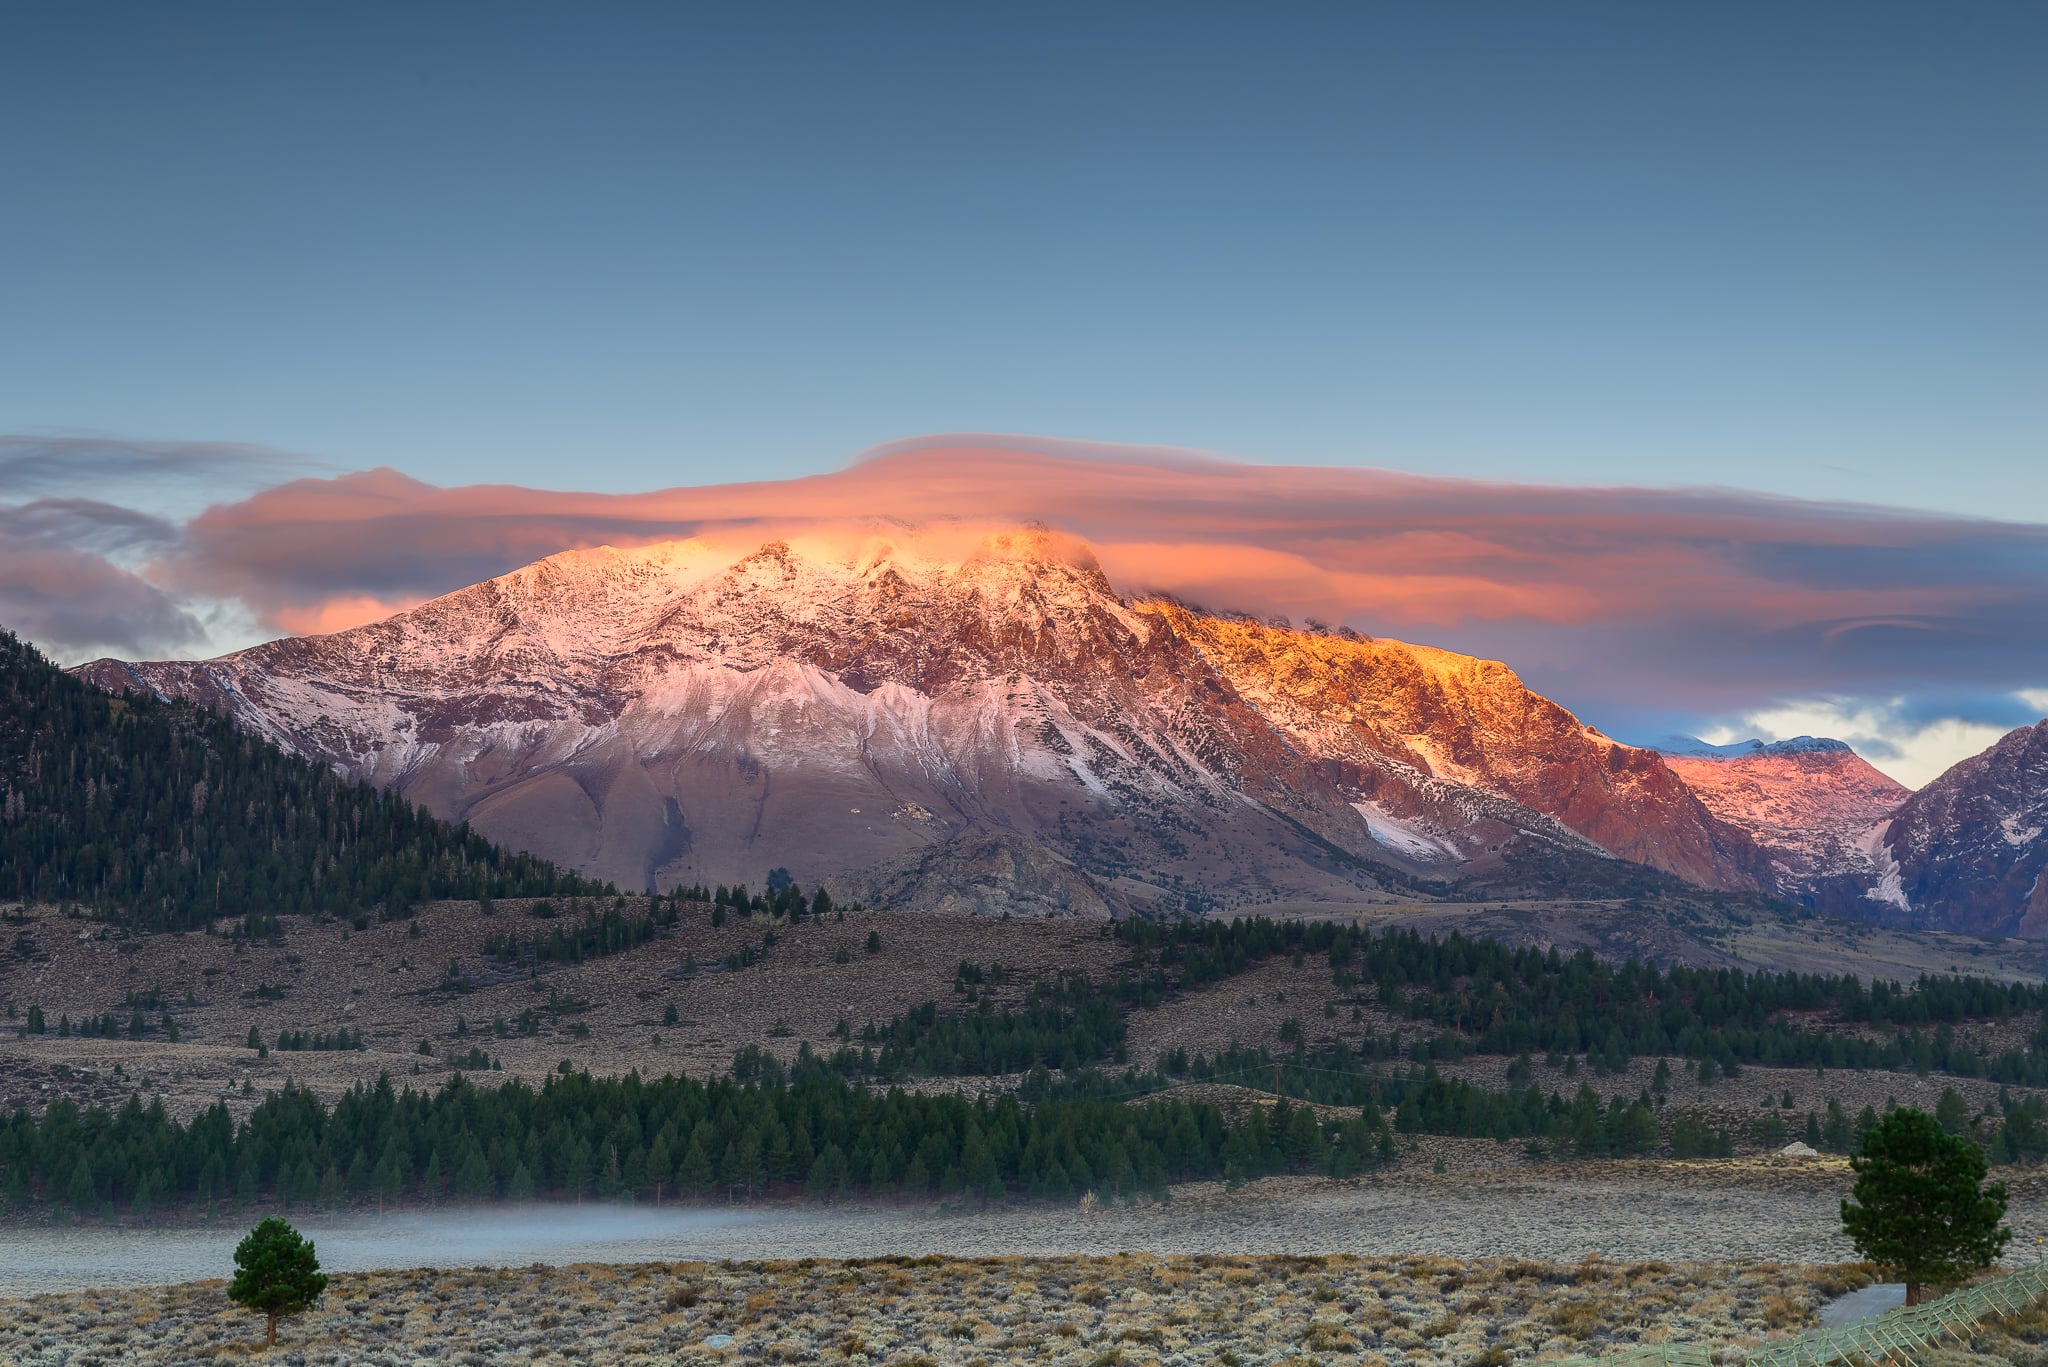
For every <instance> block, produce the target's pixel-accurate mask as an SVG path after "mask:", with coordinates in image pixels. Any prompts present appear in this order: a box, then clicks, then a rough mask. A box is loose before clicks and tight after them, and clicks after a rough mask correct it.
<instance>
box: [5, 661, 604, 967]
mask: <svg viewBox="0 0 2048 1367" xmlns="http://www.w3.org/2000/svg"><path fill="white" fill-rule="evenodd" d="M607 891H611V889H610V888H608V887H606V886H602V885H599V884H595V883H591V882H589V881H587V880H584V879H581V878H577V877H575V876H573V875H570V874H566V873H563V872H561V871H560V870H558V869H556V868H555V867H554V866H553V865H552V864H548V863H546V862H544V861H542V860H539V859H535V858H532V857H531V856H528V855H512V854H507V853H506V852H504V851H502V850H500V849H498V848H497V847H496V846H494V845H492V844H491V843H490V842H489V841H487V840H485V839H484V838H483V837H481V836H479V835H477V834H475V833H474V832H472V831H470V830H469V828H468V827H467V826H454V825H450V824H448V823H447V822H444V821H440V820H437V819H436V818H434V817H432V816H429V815H427V814H426V813H425V812H422V811H420V810H419V809H418V808H416V807H414V806H413V805H412V804H411V803H409V802H407V801H406V800H405V799H403V798H401V797H398V796H397V795H395V794H387V793H380V792H379V791H378V790H377V789H375V788H373V787H371V786H370V785H368V784H366V783H361V782H357V781H355V780H352V779H346V778H342V777H340V776H339V775H337V774H336V773H334V771H333V770H331V769H329V768H327V767H326V766H324V765H316V764H309V763H307V762H306V761H304V760H302V759H299V758H297V757H295V756H292V755H288V754H286V753H285V752H284V751H282V750H280V749H278V748H277V747H276V746H274V745H272V744H270V743H269V742H267V741H264V740H260V739H258V738H256V737H253V736H249V735H245V734H243V733H242V732H240V731H238V730H237V729H236V728H235V726H234V725H233V723H231V722H229V721H228V720H227V719H226V718H224V717H220V716H217V715H215V714H214V713H211V712H208V711H206V710H204V709H203V708H198V707H194V706H192V705H191V704H189V703H183V702H166V701H163V700H161V699H158V698H154V697H151V696H148V695H146V694H137V693H130V694H127V695H125V696H122V697H113V696H111V695H109V694H107V693H104V692H102V691H100V690H99V689H96V688H93V687H91V686H90V685H88V684H85V683H83V682H81V681H79V680H78V679H75V678H73V677H71V676H70V675H68V674H66V673H64V672H63V671H62V670H60V669H58V668H57V667H56V666H55V665H53V664H51V663H50V662H49V661H48V660H46V659H44V658H43V656H42V655H41V654H39V653H38V652H37V651H36V650H35V648H34V647H32V646H30V645H27V644H26V643H24V642H22V641H20V640H19V639H17V638H16V637H14V636H12V635H9V634H7V633H5V632H0V897H6V898H12V899H14V900H17V901H21V902H25V903H44V904H71V905H76V906H80V907H83V908H84V909H86V910H87V911H89V912H92V913H94V914H96V915H103V916H107V917H110V918H115V919H119V920H121V921H124V922H126V923H128V924H131V925H134V926H137V927H140V928H145V929H186V928H190V927H193V926H197V925H200V924H202V923H204V922H206V921H209V920H211V919H212V918H215V917H221V916H234V917H242V916H247V915H252V914H253V915H256V916H259V917H269V916H274V915H276V914H278V913H288V912H333V913H343V914H347V913H359V912H364V911H369V910H372V909H375V908H382V909H383V910H384V912H385V913H386V914H387V915H403V914H405V913H406V912H407V911H409V909H410V908H412V907H413V906H415V905H417V904H418V903H420V902H423V901H427V900H430V899H434V898H443V897H454V898H480V897H538V896H553V895H566V894H577V893H582V894H594V893H598V892H607Z"/></svg>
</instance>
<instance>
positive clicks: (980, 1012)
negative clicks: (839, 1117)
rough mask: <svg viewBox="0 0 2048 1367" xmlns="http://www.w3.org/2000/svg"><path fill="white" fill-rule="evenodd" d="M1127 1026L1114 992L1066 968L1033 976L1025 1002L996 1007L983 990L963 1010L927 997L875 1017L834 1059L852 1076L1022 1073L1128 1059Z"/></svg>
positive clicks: (833, 1064)
mask: <svg viewBox="0 0 2048 1367" xmlns="http://www.w3.org/2000/svg"><path fill="white" fill-rule="evenodd" d="M970 967H972V966H971V965H963V966H962V976H961V977H959V978H956V981H961V982H964V981H965V980H966V977H965V974H966V970H967V969H968V968H970ZM978 972H979V970H977V973H978ZM1124 1032H1125V1019H1124V1010H1123V1007H1122V1006H1121V1005H1120V1004H1119V1002H1118V1001H1117V998H1116V996H1115V994H1113V993H1111V992H1108V991H1105V990H1103V989H1101V988H1098V987H1097V986H1096V985H1095V984H1094V983H1093V982H1091V981H1090V980H1089V979H1088V978H1087V977H1086V976H1085V975H1082V974H1069V973H1062V974H1060V975H1059V976H1058V977H1057V978H1056V979H1054V980H1053V981H1052V982H1041V983H1034V984H1033V985H1032V986H1031V988H1030V990H1029V991H1028V992H1026V994H1025V997H1024V1003H1023V1006H1022V1008H1021V1009H1013V1008H1007V1007H1006V1008H1003V1009H1001V1010H998V1009H997V1008H996V1005H995V1003H994V1002H993V1001H992V1000H991V999H989V998H987V997H983V998H981V1000H980V1003H979V1005H978V1006H977V1007H976V1009H975V1010H973V1011H970V1012H967V1013H965V1014H946V1015H941V1014H940V1012H939V1008H938V1004H937V1003H936V1002H926V1003H924V1004H923V1005H922V1006H919V1007H916V1008H914V1009H912V1010H910V1011H908V1012H905V1013H904V1014H903V1015H900V1016H896V1017H894V1018H893V1019H891V1020H890V1021H889V1023H888V1024H887V1025H884V1026H879V1027H878V1026H876V1025H875V1024H874V1023H873V1022H872V1021H870V1022H869V1023H868V1024H867V1026H866V1027H865V1028H863V1029H862V1030H861V1032H860V1047H859V1048H858V1049H856V1048H854V1047H853V1046H852V1044H851V1043H850V1042H849V1043H848V1044H846V1045H842V1046H841V1047H840V1048H839V1049H838V1050H837V1051H836V1052H835V1053H834V1054H833V1055H832V1056H831V1058H830V1059H829V1060H828V1062H829V1063H830V1066H831V1067H832V1068H833V1069H834V1070H835V1071H837V1072H841V1073H844V1074H846V1075H848V1076H852V1077H881V1078H892V1079H894V1078H903V1077H908V1076H911V1075H913V1074H922V1075H924V1076H927V1077H933V1076H939V1077H951V1076H959V1075H963V1074H967V1075H978V1076H987V1075H992V1074H998V1073H1021V1072H1024V1071H1026V1070H1027V1069H1029V1068H1031V1067H1033V1066H1034V1065H1039V1066H1044V1067H1048V1068H1081V1067H1087V1066H1089V1065H1092V1064H1096V1063H1100V1062H1103V1061H1104V1060H1110V1061H1114V1062H1122V1061H1123V1058H1124V1052H1125V1051H1124ZM847 1033H848V1035H849V1036H850V1034H851V1031H848V1032H847Z"/></svg>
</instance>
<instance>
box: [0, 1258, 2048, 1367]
mask: <svg viewBox="0 0 2048 1367" xmlns="http://www.w3.org/2000/svg"><path fill="white" fill-rule="evenodd" d="M1868 1279H1869V1274H1868V1271H1867V1270H1866V1269H1863V1268H1861V1267H1856V1266H1838V1267H1798V1266H1789V1265H1783V1264H1775V1263H1748V1264H1679V1265H1673V1264H1669V1263H1607V1262H1601V1261H1598V1260H1588V1261H1585V1262H1581V1263H1578V1264H1552V1263H1540V1262H1531V1261H1527V1260H1521V1259H1490V1260H1484V1261H1478V1262H1464V1261H1458V1260H1454V1259H1447V1258H1434V1257H1415V1258H1399V1259H1373V1258H1353V1257H1277V1256H1276V1257H1256V1258H1254V1257H1220V1256H1202V1257H1193V1258H1161V1257H1154V1256H1150V1255H1129V1254H1127V1255H1118V1256H1115V1257H1107V1258H1061V1259H1033V1258H990V1259H947V1258H938V1257H928V1258H917V1259H904V1258H899V1259H877V1260H868V1261H859V1260H856V1261H850V1262H833V1261H823V1260H816V1259H805V1260H802V1261H797V1262H749V1263H715V1264H707V1263H701V1262H686V1263H651V1264H641V1265H629V1266H609V1265H579V1266H572V1267H564V1268H558V1269H557V1268H539V1267H536V1268H530V1269H516V1270H515V1269H508V1270H484V1269H477V1270H473V1271H446V1272H435V1271H413V1272H373V1273H367V1274H356V1275H339V1276H336V1277H335V1278H334V1280H333V1283H332V1285H331V1287H330V1289H329V1291H328V1294H327V1297H326V1299H325V1300H324V1301H323V1302H322V1303H321V1305H320V1306H319V1307H317V1308H316V1309H315V1310H313V1311H311V1312H309V1313H308V1314H306V1315H303V1316H300V1317H298V1318H296V1319H293V1320H289V1321H287V1322H286V1324H285V1326H284V1328H283V1329H282V1331H281V1332H280V1343H279V1349H278V1356H279V1357H280V1358H281V1359H282V1360H285V1361H289V1362H292V1363H304V1364H316V1363H351V1364H354V1363H363V1364H382V1363H390V1364H396V1363H412V1362H417V1361H422V1360H433V1361H440V1362H453V1363H529V1362H536V1363H537V1362H561V1361H568V1362H604V1363H622V1364H624V1363H669V1362H708V1363H717V1362H733V1361H761V1362H770V1363H777V1362H824V1363H863V1362H865V1363H891V1364H900V1367H912V1365H913V1364H918V1363H929V1364H933V1365H934V1367H937V1364H963V1365H968V1364H976V1363H982V1364H990V1367H993V1364H997V1363H1009V1362H1034V1363H1048V1364H1089V1365H1092V1364H1104V1367H1107V1365H1108V1364H1118V1365H1119V1367H1145V1365H1146V1364H1153V1363H1158V1364H1162V1365H1163V1364H1170V1363H1219V1364H1227V1363H1237V1364H1253V1363H1280V1362H1301V1363H1316V1364H1381V1365H1382V1367H1397V1365H1405V1364H1414V1365H1415V1367H1437V1365H1438V1364H1442V1367H1470V1365H1471V1364H1479V1365H1480V1367H1499V1365H1500V1364H1503V1363H1505V1362H1508V1361H1511V1360H1514V1359H1521V1358H1528V1357H1557V1356H1564V1355H1570V1354H1577V1353H1583V1352H1588V1351H1598V1350H1600V1349H1603V1348H1606V1347H1610V1346H1614V1345H1618V1344H1622V1343H1630V1342H1659V1341H1667V1340H1681V1339H1693V1340H1697V1339H1707V1340H1712V1341H1715V1342H1727V1343H1743V1342H1754V1341H1756V1340H1757V1339H1758V1338H1759V1337H1761V1336H1763V1335H1765V1334H1768V1333H1774V1332H1780V1331H1787V1330H1794V1329H1798V1328H1802V1327H1806V1326H1810V1325H1811V1324H1813V1323H1814V1316H1815V1313H1816V1311H1817V1309H1818V1307H1819V1306H1820V1305H1821V1303H1822V1302H1823V1301H1824V1300H1826V1299H1827V1298H1828V1297H1830V1296H1832V1295H1835V1294H1838V1293H1840V1292H1841V1291H1843V1290H1846V1289H1851V1288H1853V1287H1855V1286H1858V1285H1861V1284H1864V1283H1865V1282H1867V1281H1868ZM261 1330H262V1322H261V1320H260V1319H259V1318H258V1317H255V1316H252V1315H249V1314H247V1313H244V1312H242V1311H240V1310H239V1309H237V1308H236V1307H234V1306H232V1305H230V1304H229V1303H228V1301H227V1299H226V1297H225V1296H224V1294H223V1291H222V1284H221V1283H220V1282H217V1281H212V1282H192V1283H187V1284H184V1285H180V1286H171V1287H159V1288H150V1289H146V1290H137V1291H126V1292H98V1291H89V1292H81V1293H76V1294H70V1295H52V1296H39V1297H35V1298H32V1299H28V1300H18V1301H0V1362H6V1363H20V1364H43V1363H49V1364H55V1363H60V1362H62V1363H67V1364H69V1365H70V1367H86V1365H87V1364H96V1363H115V1362H121V1363H131V1362H132V1363H145V1364H147V1363H186V1362H210V1361H219V1360H222V1359H228V1360H239V1359H244V1358H249V1357H252V1356H260V1355H261V1353H260V1348H261ZM719 1335H730V1336H731V1340H732V1341H731V1343H730V1344H725V1343H724V1342H723V1341H722V1340H720V1339H718V1338H717V1337H716V1336H719ZM2044 1339H2048V1312H2040V1313H2036V1314H2033V1315H2029V1316H2026V1317H2022V1318H2019V1319H2015V1320H2013V1321H2008V1322H2007V1323H2006V1324H2005V1325H2003V1326H1997V1327H1994V1328H1992V1329H1989V1330H1986V1331H1985V1333H1984V1334H1983V1335H1980V1341H1979V1343H1978V1344H1976V1345H1975V1350H1976V1351H1977V1352H1979V1353H1987V1354H1993V1355H1996V1356H1997V1357H2000V1358H2002V1359H2004V1360H2005V1361H2007V1362H2014V1363H2026V1364H2028V1365H2029V1367H2032V1364H2035V1363H2038V1362H2041V1361H2042V1360H2043V1355H2042V1354H2041V1353H2040V1352H2039V1351H2038V1350H2037V1347H2036V1345H2038V1344H2039V1343H2041V1342H2042V1341H2043V1340H2044ZM713 1344H716V1345H718V1346H712V1345H713ZM1948 1367H1967V1364H1961V1363H1958V1364H1948Z"/></svg>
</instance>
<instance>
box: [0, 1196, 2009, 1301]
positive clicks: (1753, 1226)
mask: <svg viewBox="0 0 2048 1367" xmlns="http://www.w3.org/2000/svg"><path fill="white" fill-rule="evenodd" d="M1839 1201H1840V1193H1839V1192H1838V1191H1837V1190H1835V1189H1834V1187H1833V1186H1832V1185H1831V1184H1825V1183H1822V1184H1807V1183H1788V1184H1786V1185H1783V1186H1779V1185H1776V1184H1768V1185H1748V1184H1741V1183H1737V1184H1730V1185H1727V1186H1717V1185H1709V1184H1704V1183H1703V1184H1700V1185H1691V1184H1685V1185H1678V1184H1671V1185H1666V1184H1664V1183H1658V1182H1646V1183H1640V1184H1637V1183H1625V1182H1618V1181H1601V1180H1584V1179H1581V1180H1579V1181H1561V1180H1546V1179H1545V1178H1544V1177H1542V1176H1539V1175H1537V1174H1535V1173H1529V1174H1514V1175H1513V1176H1512V1178H1506V1177H1479V1178H1476V1179H1472V1180H1452V1179H1439V1180H1437V1181H1433V1182H1416V1183H1400V1184H1384V1185H1383V1184H1376V1183H1359V1184H1349V1183H1346V1184H1334V1183H1325V1182H1321V1181H1318V1180H1309V1179H1286V1178H1283V1179H1271V1180H1268V1181H1266V1182H1259V1183H1255V1184H1253V1185H1252V1186H1250V1187H1247V1188H1245V1189H1244V1190H1242V1191H1238V1192H1234V1193H1226V1192H1224V1191H1222V1190H1221V1189H1220V1188H1216V1187H1202V1188H1195V1189H1183V1190H1182V1192H1181V1193H1177V1194H1176V1196H1175V1198H1174V1200H1173V1201H1171V1202H1170V1203H1168V1204H1166V1205H1163V1206H1161V1205H1147V1206H1139V1207H1136V1208H1128V1207H1122V1206H1115V1207H1105V1208H1103V1209H1100V1210H1096V1211H1092V1212H1091V1211H1084V1210H1080V1209H1077V1208H1075V1207H1073V1206H1065V1207H1051V1206H1026V1207H1004V1208H998V1209H993V1210H987V1211H977V1210H968V1211H962V1212H957V1213H951V1214H936V1213H933V1212H931V1211H929V1210H908V1209H903V1208H900V1207H820V1206H780V1207H773V1206H771V1207H753V1208H748V1207H744V1206H741V1207H727V1206H712V1207H678V1206H670V1207H666V1208H662V1209H654V1208H650V1207H647V1206H633V1207H621V1206H612V1205H599V1204H595V1203H593V1204H589V1205H583V1206H569V1205H537V1206H519V1207H508V1206H492V1207H483V1208H476V1209H465V1210H443V1211H433V1212H404V1213H392V1214H389V1215H384V1216H378V1215H332V1216H330V1215H308V1216H304V1217H294V1221H293V1222H294V1223H295V1224H297V1225H298V1226H299V1227H300V1228H301V1229H302V1230H304V1231H305V1233H306V1234H307V1235H308V1236H309V1237H311V1238H312V1239H313V1240H315V1241H316V1243H317V1244H318V1246H319V1254H320V1261H321V1264H322V1265H323V1266H324V1267H326V1268H327V1269H328V1270H329V1271H343V1272H347V1271H361V1270H364V1269H367V1268H375V1267H385V1268H405V1267H475V1266H497V1267H518V1266H523V1265H525V1264H528V1263H536V1262H540V1263H549V1264H555V1265H560V1264H564V1263H575V1262H609V1263H627V1262H651V1261H678V1260H683V1259H695V1258H702V1259H719V1258H732V1259H748V1258H809V1257H815V1258H871V1257H881V1256H887V1255H891V1254H910V1255H917V1254H925V1253H939V1254H948V1255H952V1256H958V1257H981V1256H992V1255H1017V1254H1038V1255H1047V1256H1053V1255H1061V1254H1105V1253H1116V1252H1119V1251H1123V1250H1131V1251H1143V1252H1152V1253H1162V1254H1171V1253H1359V1254H1369V1255H1382V1256H1392V1255H1402V1254H1418V1253H1438V1254H1443V1255H1446V1256H1449V1257H1455V1258H1483V1257H1518V1258H1534V1259H1542V1260H1545V1261H1554V1262H1574V1261H1577V1260H1578V1259H1580V1258H1582V1257H1584V1256H1586V1255H1587V1254H1589V1253H1598V1254H1599V1255H1601V1256H1602V1257H1606V1258H1615V1259H1624V1260H1627V1259H1653V1258H1659V1259H1666V1260H1671V1261H1692V1260H1699V1261H1717V1260H1721V1259H1729V1258H1775V1259H1779V1260H1782V1261H1788V1262H1832V1261H1834V1260H1836V1259H1840V1258H1847V1257H1851V1256H1853V1253H1852V1250H1851V1249H1850V1247H1849V1244H1848V1243H1847V1241H1846V1240H1844V1239H1843V1238H1842V1234H1841V1218H1840V1210H1839V1205H1838V1203H1839ZM2031 1214H2032V1213H2031V1212H2020V1211H2015V1212H2014V1218H2013V1225H2014V1227H2015V1230H2016V1232H2018V1233H2019V1234H2020V1235H2022V1236H2023V1237H2024V1238H2025V1239H2028V1240H2031V1239H2032V1238H2033V1237H2034V1236H2035V1235H2036V1234H2040V1233H2044V1232H2048V1230H2041V1229H2036V1228H2034V1227H2033V1226H2034V1224H2035V1223H2036V1221H2035V1220H2034V1219H2032V1218H2029V1217H2030V1216H2031ZM252 1223H254V1221H253V1218H248V1219H236V1220H232V1221H223V1222H222V1224H221V1225H219V1226H217V1227H215V1228H201V1229H194V1228H184V1229H156V1230H152V1229H142V1230H137V1229H102V1228H96V1227H90V1226H87V1227H77V1226H62V1225H54V1226H53V1225H37V1226H11V1227H10V1226H0V1296H20V1295H30V1294H34V1293H36V1292H39V1291H69V1290H79V1289H83V1288H86V1287H93V1286H107V1287H113V1286H139V1285H151V1284H155V1283H162V1282H180V1281H194V1280H200V1279H203V1278H208V1277H225V1276H227V1275H229V1274H230V1273H231V1272H232V1271H233V1263H234V1247H235V1243H236V1241H237V1240H239V1239H240V1238H241V1236H242V1235H243V1234H244V1233H245V1232H246V1231H247V1229H248V1227H249V1225H250V1224H252Z"/></svg>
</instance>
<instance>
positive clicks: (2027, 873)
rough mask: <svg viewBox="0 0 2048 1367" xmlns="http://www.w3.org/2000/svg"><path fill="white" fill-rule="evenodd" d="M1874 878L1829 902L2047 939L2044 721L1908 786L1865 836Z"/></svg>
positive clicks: (2047, 745)
mask: <svg viewBox="0 0 2048 1367" xmlns="http://www.w3.org/2000/svg"><path fill="white" fill-rule="evenodd" d="M1868 848H1869V850H1870V854H1871V857H1872V859H1873V860H1874V862H1875V863H1876V865H1877V869H1876V878H1875V882H1874V886H1870V887H1866V888H1859V887H1855V886H1853V885H1852V886H1850V887H1845V888H1841V889H1838V890H1837V893H1838V895H1837V897H1836V899H1835V901H1834V902H1833V903H1831V904H1830V909H1831V910H1837V911H1842V912H1844V913H1846V914H1851V915H1864V916H1874V917H1875V918H1876V919H1882V920H1885V921H1887V922H1890V923H1892V924H1897V925H1910V926H1919V927H1924V928H1928V929H1937V930H1956V931H1967V932H1970V933H1973V934H1980V935H2022V936H2026V937H2028V938H2030V939H2041V938H2048V878H2044V872H2048V721H2043V722H2041V723H2039V724H2037V725H2034V726H2023V727H2020V728H2019V729H2018V730H2015V731H2010V732H2008V733H2007V734H2006V735H2005V736H2003V737H2002V738H2000V739H1999V740H1998V742H1997V743H1996V744H1994V745H1993V746H1992V747H1991V748H1990V749H1988V750H1986V751H1984V752H1983V753H1982V754H1980V755H1973V756H1971V757H1970V758H1969V759H1966V760H1964V761H1963V762H1962V763H1960V764H1958V765H1956V766H1955V767H1953V768H1951V769H1950V770H1948V771H1947V772H1946V773H1944V774H1943V775H1942V776H1941V777H1939V778H1937V779H1935V780H1934V781H1933V782H1932V783H1930V784H1928V785H1927V786H1926V787H1925V788H1922V789H1921V790H1920V791H1919V792H1917V793H1914V794H1913V795H1912V796H1911V797H1909V798H1907V799H1906V801H1905V802H1904V803H1903V804H1902V805H1901V806H1900V807H1899V809H1898V810H1897V811H1896V812H1894V813H1893V814H1892V815H1891V817H1890V818H1889V819H1888V820H1887V821H1885V822H1884V823H1883V824H1882V825H1880V826H1879V827H1877V828H1876V829H1875V830H1874V831H1873V832H1872V833H1871V835H1870V837H1869V841H1868Z"/></svg>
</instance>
